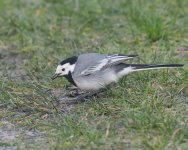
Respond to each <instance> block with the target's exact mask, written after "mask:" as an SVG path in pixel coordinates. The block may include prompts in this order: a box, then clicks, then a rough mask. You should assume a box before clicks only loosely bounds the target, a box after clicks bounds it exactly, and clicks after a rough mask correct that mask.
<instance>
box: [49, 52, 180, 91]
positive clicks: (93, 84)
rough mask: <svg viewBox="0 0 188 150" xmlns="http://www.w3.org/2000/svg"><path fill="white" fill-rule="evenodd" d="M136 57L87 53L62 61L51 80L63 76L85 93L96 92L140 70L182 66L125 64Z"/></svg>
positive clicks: (178, 65)
mask: <svg viewBox="0 0 188 150" xmlns="http://www.w3.org/2000/svg"><path fill="white" fill-rule="evenodd" d="M135 57H138V55H122V54H109V55H108V54H98V53H87V54H82V55H79V56H73V57H70V58H67V59H65V60H63V61H62V62H61V63H60V64H59V65H58V66H57V69H56V72H55V74H54V76H53V77H52V79H55V78H57V77H61V76H64V77H65V78H67V80H68V81H69V82H70V83H72V84H73V85H75V86H77V87H78V88H80V89H81V90H85V91H98V90H100V89H102V88H105V87H106V86H107V85H110V84H111V83H114V82H117V81H118V80H119V79H120V78H122V77H123V76H125V75H127V74H129V73H131V72H135V71H141V70H149V69H159V68H173V67H182V66H183V65H182V64H126V63H124V62H125V61H126V60H128V59H132V58H135Z"/></svg>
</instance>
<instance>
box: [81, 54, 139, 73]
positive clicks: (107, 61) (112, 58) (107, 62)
mask: <svg viewBox="0 0 188 150" xmlns="http://www.w3.org/2000/svg"><path fill="white" fill-rule="evenodd" d="M135 57H138V55H121V54H113V55H107V56H106V57H105V58H104V59H102V60H100V61H98V62H96V64H94V65H93V66H90V67H88V68H86V69H85V70H83V71H82V72H81V75H83V76H87V75H90V74H93V73H95V72H97V71H100V70H103V69H105V68H108V67H110V66H113V65H116V64H119V63H121V62H124V61H126V60H128V59H132V58H135Z"/></svg>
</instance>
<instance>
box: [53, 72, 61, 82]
mask: <svg viewBox="0 0 188 150" xmlns="http://www.w3.org/2000/svg"><path fill="white" fill-rule="evenodd" d="M60 74H61V73H58V74H54V75H53V76H52V77H51V79H52V80H54V79H56V78H57V77H58V76H59V75H60Z"/></svg>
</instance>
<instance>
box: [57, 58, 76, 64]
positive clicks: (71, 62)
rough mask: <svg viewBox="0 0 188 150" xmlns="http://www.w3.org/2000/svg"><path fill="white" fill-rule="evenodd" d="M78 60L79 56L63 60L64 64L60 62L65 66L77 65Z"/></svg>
mask: <svg viewBox="0 0 188 150" xmlns="http://www.w3.org/2000/svg"><path fill="white" fill-rule="evenodd" d="M77 59H78V56H72V57H70V58H67V59H65V60H63V61H62V62H60V64H61V65H64V64H66V63H70V64H71V65H72V64H75V63H76V61H77Z"/></svg>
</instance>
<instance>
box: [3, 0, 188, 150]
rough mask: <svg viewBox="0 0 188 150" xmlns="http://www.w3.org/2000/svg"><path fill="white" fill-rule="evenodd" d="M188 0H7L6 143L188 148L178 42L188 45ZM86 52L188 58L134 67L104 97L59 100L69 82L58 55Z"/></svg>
mask: <svg viewBox="0 0 188 150" xmlns="http://www.w3.org/2000/svg"><path fill="white" fill-rule="evenodd" d="M187 5H188V2H186V1H181V0H167V1H165V2H164V1H162V0H154V1H147V0H141V1H139V2H137V1H130V0H119V1H112V0H109V1H105V0H101V1H98V0H91V1H84V0H69V1H68V0H46V1H43V0H37V1H36V0H30V1H25V0H19V1H11V0H6V1H3V0H1V1H0V14H1V15H0V63H1V65H0V77H1V78H0V118H1V121H0V133H1V131H2V133H5V132H6V133H7V136H4V137H1V135H0V137H1V138H0V148H12V149H13V148H15V147H16V148H17V149H51V150H55V149H182V150H184V149H187V148H188V118H187V114H188V109H187V108H188V94H187V92H188V91H187V84H188V80H187V79H188V72H187V65H186V64H187V61H188V59H187V58H188V57H187V55H188V54H187V52H186V51H178V49H182V48H187V40H188V35H187V32H188V28H187V23H188V18H187V15H188V11H187V9H186V6H187ZM85 52H98V53H125V54H140V55H141V57H140V58H138V59H135V60H133V62H138V63H183V64H185V67H184V68H183V69H169V70H167V69H164V70H158V71H156V70H154V71H145V72H138V73H134V74H131V75H129V76H127V77H124V78H123V79H122V80H121V81H120V82H118V84H117V85H116V86H114V87H113V88H111V89H108V90H107V91H105V92H104V93H103V94H101V96H99V97H98V98H94V99H91V100H88V101H86V102H84V103H78V104H75V105H62V106H61V105H58V102H59V100H58V97H57V93H58V91H61V92H62V91H64V89H65V88H64V87H65V86H66V85H68V84H69V83H68V82H67V81H66V80H65V79H63V78H62V79H57V80H54V81H51V79H50V77H51V75H52V74H53V72H54V70H55V68H56V65H57V63H58V62H59V61H61V60H62V59H64V58H66V57H68V56H71V55H76V54H81V53H85ZM49 90H52V91H53V94H50V93H48V92H47V91H49ZM12 133H14V134H13V135H12ZM10 135H11V137H12V138H10Z"/></svg>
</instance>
